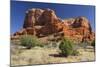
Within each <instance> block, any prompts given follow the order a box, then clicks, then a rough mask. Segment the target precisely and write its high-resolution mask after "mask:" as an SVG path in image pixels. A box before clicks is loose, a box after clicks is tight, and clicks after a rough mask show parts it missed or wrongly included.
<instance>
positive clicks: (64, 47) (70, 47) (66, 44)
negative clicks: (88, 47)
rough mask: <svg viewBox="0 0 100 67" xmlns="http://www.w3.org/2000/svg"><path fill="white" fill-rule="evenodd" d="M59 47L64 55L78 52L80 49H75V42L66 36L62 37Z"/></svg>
mask: <svg viewBox="0 0 100 67" xmlns="http://www.w3.org/2000/svg"><path fill="white" fill-rule="evenodd" d="M59 49H60V50H61V54H62V55H64V56H69V55H77V54H78V51H76V50H75V49H74V43H73V42H72V41H70V40H69V39H66V38H63V39H62V42H61V43H60V45H59Z"/></svg>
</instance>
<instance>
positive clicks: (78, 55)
mask: <svg viewBox="0 0 100 67" xmlns="http://www.w3.org/2000/svg"><path fill="white" fill-rule="evenodd" d="M21 38H22V39H21V40H19V41H17V42H16V41H15V40H12V41H11V65H12V66H17V65H32V64H49V63H67V62H80V61H94V60H95V58H94V57H95V53H94V48H93V46H92V45H89V46H88V45H87V47H85V48H84V46H82V45H83V44H82V43H79V44H80V45H79V44H78V45H77V44H75V43H73V41H72V40H70V39H68V38H62V40H61V41H59V43H58V42H56V41H55V42H49V43H41V41H40V40H39V39H38V38H36V37H34V36H30V35H29V36H22V37H21ZM24 38H25V39H24ZM34 38H35V39H34ZM24 41H26V42H24ZM31 41H32V43H31ZM81 44H82V45H81ZM30 45H31V47H30ZM40 45H43V46H42V47H41V46H40ZM54 45H55V46H54ZM88 47H89V48H88Z"/></svg>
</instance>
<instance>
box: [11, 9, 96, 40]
mask: <svg viewBox="0 0 100 67" xmlns="http://www.w3.org/2000/svg"><path fill="white" fill-rule="evenodd" d="M21 35H34V36H37V37H38V38H42V37H47V36H48V35H54V36H55V35H56V36H59V37H68V38H71V39H73V40H78V41H84V40H87V41H92V40H94V37H95V35H94V33H93V32H92V28H91V25H90V23H89V21H88V19H87V18H86V17H76V18H70V19H60V18H58V17H57V16H56V14H55V11H53V10H51V9H38V8H32V9H29V10H28V11H26V16H25V19H24V24H23V28H22V29H21V30H20V31H18V32H15V33H14V34H13V35H12V36H11V39H18V38H19V36H21ZM56 36H55V37H56Z"/></svg>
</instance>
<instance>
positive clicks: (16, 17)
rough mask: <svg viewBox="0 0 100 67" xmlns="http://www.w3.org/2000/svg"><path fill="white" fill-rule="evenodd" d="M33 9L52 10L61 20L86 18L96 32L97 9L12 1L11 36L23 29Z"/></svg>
mask: <svg viewBox="0 0 100 67" xmlns="http://www.w3.org/2000/svg"><path fill="white" fill-rule="evenodd" d="M31 8H41V9H46V8H50V9H53V10H54V11H55V12H56V15H57V16H58V17H60V18H61V19H65V18H66V19H67V18H74V17H78V16H85V17H86V18H88V20H89V22H90V24H91V26H92V29H93V31H95V7H94V6H90V5H72V4H57V3H52V4H50V3H40V2H23V1H11V34H12V33H14V32H16V31H18V30H20V29H22V26H23V23H24V18H25V12H26V11H27V10H28V9H31Z"/></svg>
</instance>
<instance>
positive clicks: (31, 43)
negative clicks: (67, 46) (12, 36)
mask: <svg viewBox="0 0 100 67" xmlns="http://www.w3.org/2000/svg"><path fill="white" fill-rule="evenodd" d="M20 42H21V45H22V46H25V47H26V48H27V49H31V48H32V47H35V46H41V47H42V46H43V44H42V43H41V42H40V41H39V40H38V38H37V37H35V36H31V35H23V36H21V38H20Z"/></svg>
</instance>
